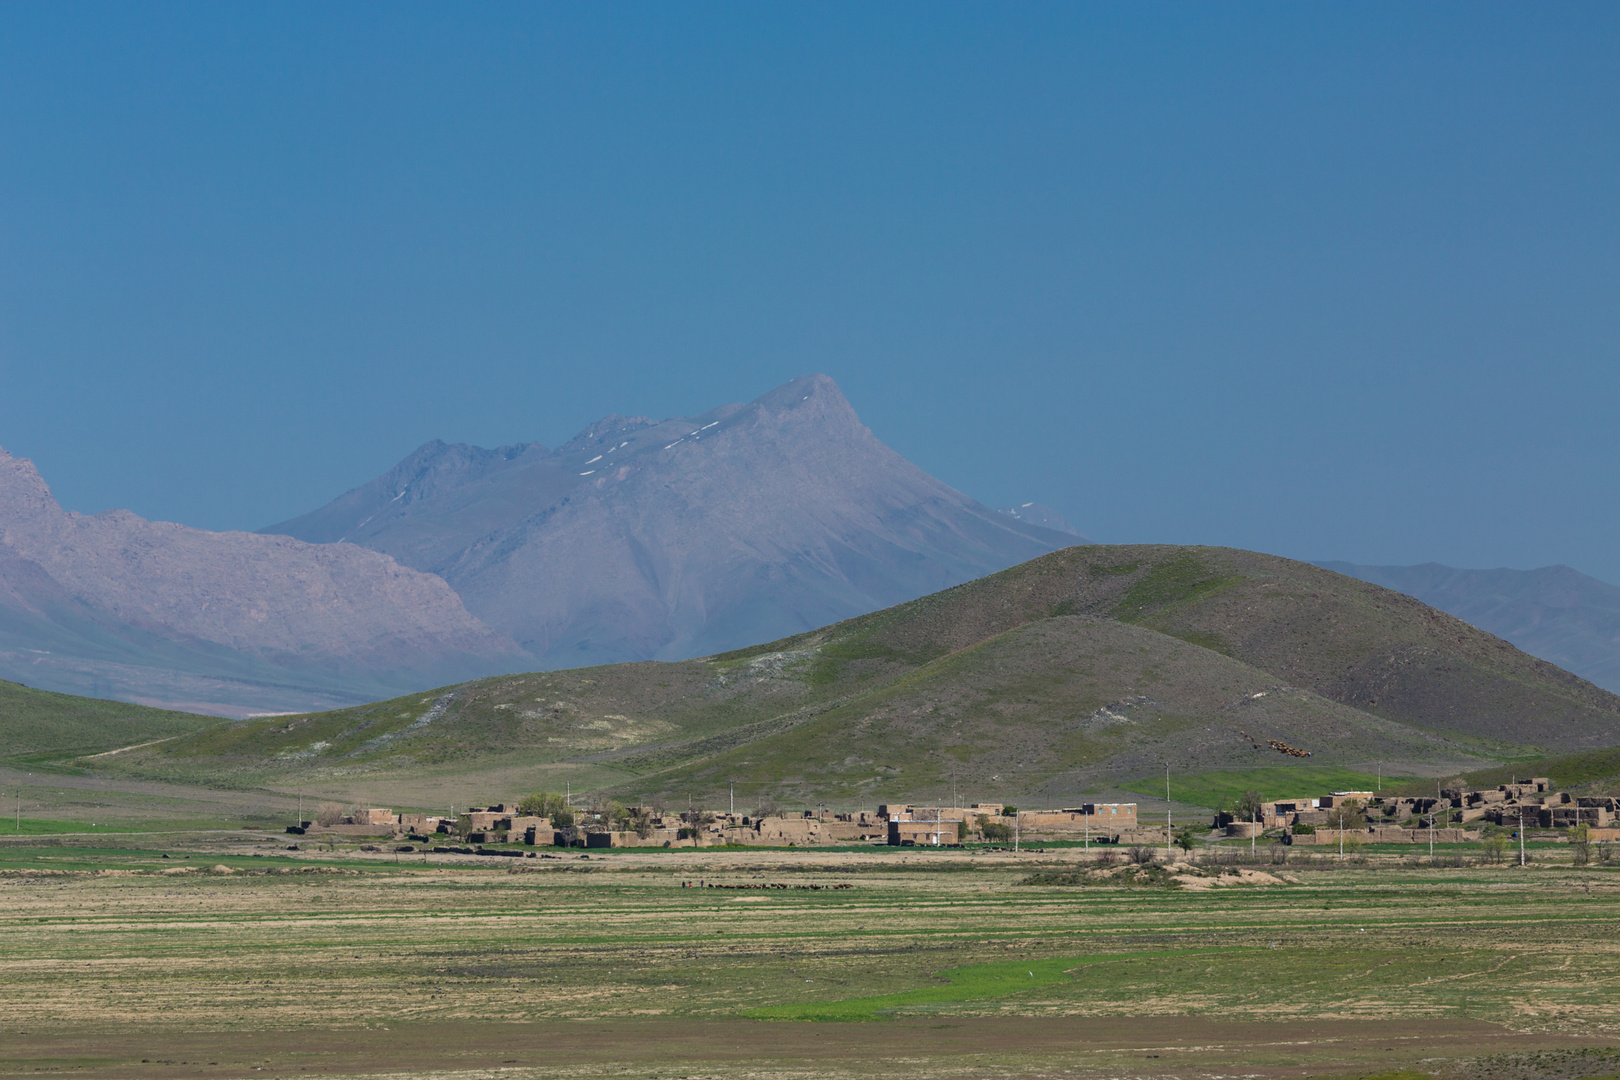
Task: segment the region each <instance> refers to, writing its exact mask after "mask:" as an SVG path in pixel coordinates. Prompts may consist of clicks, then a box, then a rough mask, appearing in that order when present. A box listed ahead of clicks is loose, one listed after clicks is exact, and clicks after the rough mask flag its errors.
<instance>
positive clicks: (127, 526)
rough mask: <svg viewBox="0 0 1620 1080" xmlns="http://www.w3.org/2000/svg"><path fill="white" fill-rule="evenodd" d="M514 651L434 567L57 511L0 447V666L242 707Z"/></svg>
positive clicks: (412, 676)
mask: <svg viewBox="0 0 1620 1080" xmlns="http://www.w3.org/2000/svg"><path fill="white" fill-rule="evenodd" d="M522 662H523V654H522V650H520V649H519V648H518V647H517V646H516V644H514V643H513V642H512V641H511V640H510V639H509V638H506V637H505V636H504V635H501V634H499V633H497V632H495V631H492V630H490V629H489V628H488V627H486V626H484V625H483V624H482V623H480V622H479V621H478V620H477V619H476V618H474V617H473V616H471V615H470V614H468V612H467V610H466V608H465V607H464V606H463V605H462V603H461V600H460V598H459V597H457V596H456V594H455V592H454V591H453V590H451V589H450V587H449V586H447V585H446V584H445V583H444V582H443V581H441V580H440V579H438V578H436V577H433V576H432V575H430V574H423V573H419V572H418V571H415V570H411V569H409V568H408V567H403V566H400V565H399V564H398V563H396V562H395V561H394V560H393V559H390V558H388V557H387V556H385V555H379V554H377V553H376V552H372V551H367V550H365V549H364V548H359V547H355V546H354V545H350V544H337V545H319V544H305V543H302V542H300V541H297V540H292V539H289V538H286V537H273V536H259V535H256V534H253V533H240V532H237V533H213V532H204V531H202V530H200V529H190V528H186V527H185V526H182V525H171V524H167V523H163V522H151V521H144V520H142V519H141V518H139V517H136V516H135V515H134V514H131V513H129V512H127V511H122V510H114V511H109V512H107V513H103V514H96V515H93V516H86V515H83V514H75V513H70V512H68V511H65V510H63V509H62V507H61V506H60V505H58V503H57V502H56V500H55V499H54V498H53V497H52V496H51V493H50V489H49V488H48V487H47V486H46V485H45V482H44V480H43V479H42V478H41V477H40V475H39V472H38V471H37V470H36V469H35V468H34V466H33V463H32V462H30V461H27V460H26V459H23V458H16V457H12V456H11V455H10V454H7V453H5V452H4V451H3V450H0V676H4V677H6V678H9V679H12V680H14V681H16V682H21V683H26V684H27V685H29V686H34V687H39V688H43V689H49V690H58V691H66V692H72V693H79V694H89V695H92V696H96V697H114V698H123V699H126V700H132V701H139V702H143V703H146V704H152V705H161V706H164V707H168V708H178V709H185V710H187V711H191V712H204V713H225V714H234V715H242V714H244V713H251V712H254V711H260V712H265V711H284V710H287V709H298V708H309V707H310V706H311V705H328V706H330V705H338V704H343V703H345V702H352V701H355V700H357V699H363V698H365V697H367V696H372V697H375V696H378V695H380V694H381V695H386V694H390V693H398V692H399V691H401V690H403V689H405V688H406V687H414V686H419V685H421V683H422V681H423V680H428V681H439V680H442V679H445V678H449V679H461V678H467V677H469V676H470V675H474V674H482V673H487V672H489V671H490V670H499V669H500V666H501V665H503V664H512V665H521V663H522Z"/></svg>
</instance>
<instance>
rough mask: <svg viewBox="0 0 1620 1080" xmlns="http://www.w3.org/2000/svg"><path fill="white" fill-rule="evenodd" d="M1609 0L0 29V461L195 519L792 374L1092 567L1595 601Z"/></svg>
mask: <svg viewBox="0 0 1620 1080" xmlns="http://www.w3.org/2000/svg"><path fill="white" fill-rule="evenodd" d="M1617 125H1620V7H1617V6H1615V5H1612V4H1609V5H1580V4H1559V5H1491V4H1467V5H1463V4H1452V5H1444V4H1427V5H1410V4H1383V5H1378V4H1354V5H1348V4H1347V5H1332V4H1309V5H1306V4H1295V5H1283V4H1247V5H1245V4H1220V5H1212V4H1197V5H1148V4H1131V5H1125V4H1113V5H1093V6H1086V5H1078V4H1063V5H1039V4H1019V5H1006V4H1002V5H989V4H977V5H952V4H937V3H929V4H919V5H910V4H890V5H885V6H876V7H875V8H874V6H872V5H852V4H846V5H797V6H789V5H760V4H747V5H735V6H731V5H723V4H702V5H697V4H689V5H667V4H648V5H638V4H614V5H577V6H572V7H558V6H542V5H538V4H521V5H499V4H482V5H453V6H452V5H367V4H349V5H343V6H334V5H314V4H306V5H246V4H236V5H200V4H195V5H179V4H171V5H132V4H116V5H73V4H50V5H44V4H35V5H22V4H13V5H7V6H4V7H0V386H3V390H0V445H3V446H5V447H6V448H7V449H8V450H10V451H12V452H13V453H16V454H20V455H24V456H28V457H31V458H33V459H35V460H36V461H37V462H38V463H39V465H40V468H41V469H42V471H43V472H44V474H45V476H46V478H47V480H48V481H49V482H50V483H51V484H52V487H53V489H54V490H55V491H56V493H57V495H58V496H59V498H61V500H62V501H63V503H64V504H65V505H66V506H68V507H69V508H71V509H75V510H81V511H85V512H95V511H100V510H103V509H107V508H111V507H127V508H129V509H132V510H134V511H136V512H137V513H140V514H142V515H143V516H147V517H152V518H161V519H167V520H177V521H182V522H186V523H188V524H193V525H199V526H203V527H208V528H253V527H257V526H260V525H263V524H267V523H270V522H273V521H277V520H280V519H282V518H285V517H288V516H291V515H293V514H296V513H299V512H302V511H304V510H307V509H310V508H313V507H314V506H316V505H319V504H320V503H322V502H324V501H326V500H327V499H329V498H330V497H332V496H333V495H336V494H337V493H339V492H341V491H343V490H345V489H346V488H348V487H351V486H353V485H355V484H358V483H360V482H362V481H364V480H367V479H369V478H370V477H372V476H373V475H375V474H377V473H379V472H381V471H383V470H384V469H386V468H387V467H389V466H390V465H392V464H393V463H394V462H395V461H396V460H397V459H399V458H400V457H402V456H403V455H404V454H406V453H407V452H409V451H410V450H411V449H412V448H414V447H415V446H417V445H418V444H420V443H422V442H424V441H426V440H428V439H431V438H443V439H446V440H451V441H458V440H459V441H468V442H475V443H480V444H483V445H497V444H502V443H511V442H520V441H527V440H531V439H539V440H540V441H542V442H545V443H548V444H551V445H555V444H557V443H559V442H561V441H563V440H564V439H566V438H567V437H568V436H569V435H571V434H572V433H573V432H574V431H576V430H577V429H578V428H580V427H582V426H584V425H585V424H586V423H588V422H590V421H591V420H593V419H596V418H597V417H599V416H601V415H603V414H606V413H609V412H619V413H627V414H634V413H646V414H651V415H654V416H668V415H678V414H683V413H692V412H698V411H701V410H703V409H707V408H709V407H711V406H713V405H715V404H718V403H720V402H724V401H730V400H745V399H748V398H751V397H753V396H756V395H757V394H760V393H763V392H764V391H766V390H768V389H769V388H771V387H772V386H774V385H776V384H778V383H780V382H783V381H785V380H787V379H788V378H791V377H792V376H794V375H797V374H802V373H809V372H813V371H823V372H826V373H828V374H830V375H831V376H833V377H834V378H835V379H837V380H838V382H839V384H840V385H841V386H842V387H843V388H844V390H845V392H846V393H847V394H848V395H849V397H850V399H851V400H852V401H853V402H854V404H855V406H856V408H857V409H858V410H859V411H860V413H861V415H862V417H863V418H864V419H865V420H866V422H867V423H868V424H869V425H870V426H871V427H872V429H873V430H874V431H875V432H876V433H877V435H878V436H879V437H880V438H882V439H884V440H885V441H886V442H888V443H889V444H890V445H892V446H894V447H895V448H896V449H897V450H899V451H900V452H902V453H903V454H905V455H906V456H907V457H909V458H910V459H911V460H913V461H915V462H916V463H917V464H919V465H921V466H922V467H923V468H925V469H927V470H928V471H929V472H931V473H933V474H934V475H936V476H938V477H940V478H941V479H943V480H945V481H946V482H948V483H950V484H953V485H954V486H956V487H958V488H961V489H962V490H964V491H966V492H968V493H969V494H971V495H974V496H975V497H977V498H979V499H982V500H984V501H986V502H989V503H992V504H998V505H1000V504H1006V503H1009V502H1014V501H1018V502H1022V501H1025V500H1030V499H1038V500H1041V501H1044V502H1047V503H1050V504H1051V505H1053V506H1054V507H1056V508H1057V509H1058V510H1060V511H1061V512H1062V513H1063V514H1065V515H1066V516H1067V517H1069V518H1070V519H1071V520H1072V521H1074V522H1075V524H1076V525H1078V526H1079V527H1081V528H1082V529H1084V530H1086V531H1087V532H1089V533H1090V534H1091V535H1093V536H1095V537H1096V538H1098V539H1101V540H1105V541H1118V542H1128V541H1167V542H1181V543H1217V544H1232V545H1237V546H1242V547H1250V548H1257V549H1261V550H1265V551H1271V552H1276V553H1279V554H1283V555H1290V556H1295V557H1301V558H1322V559H1327V558H1344V559H1351V560H1355V561H1360V562H1417V561H1423V560H1429V559H1433V560H1438V561H1442V562H1449V563H1452V564H1454V565H1465V566H1495V565H1508V566H1520V567H1530V566H1537V565H1544V564H1547V563H1553V562H1567V563H1570V564H1571V565H1574V566H1576V567H1577V568H1579V569H1582V570H1585V571H1586V572H1588V573H1592V574H1595V575H1597V576H1600V577H1604V578H1607V579H1608V580H1611V581H1620V547H1617V545H1616V544H1615V543H1614V537H1615V536H1616V535H1617V533H1620V499H1617V498H1616V497H1615V496H1616V493H1617V483H1616V481H1617V479H1620V476H1617V470H1620V453H1617V451H1620V446H1617V443H1620V424H1617V423H1616V407H1617V405H1620V362H1617V361H1620V355H1617V342H1620V302H1617V300H1620V272H1617V271H1620V199H1617V198H1616V193H1617V192H1620V168H1617V166H1620V154H1617V151H1620V130H1617Z"/></svg>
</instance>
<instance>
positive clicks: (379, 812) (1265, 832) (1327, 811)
mask: <svg viewBox="0 0 1620 1080" xmlns="http://www.w3.org/2000/svg"><path fill="white" fill-rule="evenodd" d="M1617 801H1620V800H1616V799H1615V798H1613V797H1609V796H1602V797H1596V796H1575V795H1572V794H1570V793H1569V792H1562V791H1556V790H1554V785H1553V784H1552V782H1551V781H1550V780H1549V779H1548V778H1546V777H1533V778H1531V779H1528V780H1526V781H1524V782H1522V783H1519V782H1515V783H1510V784H1501V785H1498V786H1497V787H1495V788H1481V789H1463V788H1441V789H1439V790H1438V791H1437V792H1436V794H1435V795H1434V796H1433V797H1412V796H1403V797H1395V796H1381V795H1379V794H1378V793H1376V792H1372V791H1335V792H1331V793H1326V794H1323V795H1320V796H1317V797H1313V798H1303V799H1278V800H1272V801H1269V802H1258V801H1256V802H1252V803H1250V804H1249V805H1247V806H1245V807H1243V808H1241V809H1239V810H1227V811H1222V812H1220V813H1218V814H1216V815H1215V817H1214V819H1213V821H1208V822H1207V824H1203V825H1200V824H1196V823H1188V822H1182V823H1181V829H1180V833H1181V835H1183V836H1189V835H1190V836H1195V837H1196V838H1197V839H1199V840H1202V841H1205V842H1210V841H1216V840H1219V839H1223V838H1235V839H1250V840H1251V841H1252V840H1256V839H1259V838H1261V837H1265V838H1266V839H1267V840H1268V841H1272V842H1277V843H1282V844H1287V845H1295V844H1300V845H1313V844H1334V843H1337V844H1343V843H1344V842H1345V841H1346V838H1347V837H1348V838H1350V840H1351V842H1352V843H1355V844H1362V843H1376V844H1435V843H1441V844H1445V843H1463V842H1469V841H1476V840H1479V839H1480V837H1481V835H1482V833H1481V829H1482V828H1484V827H1487V826H1492V827H1495V828H1496V829H1498V830H1501V829H1507V830H1513V831H1521V830H1529V829H1536V830H1542V831H1548V830H1550V831H1552V833H1553V834H1554V835H1555V836H1557V835H1567V834H1568V833H1569V832H1570V830H1572V829H1575V828H1576V827H1581V828H1582V833H1583V835H1584V836H1586V837H1587V838H1589V839H1591V840H1597V841H1612V840H1620V827H1617V826H1616V821H1615V816H1616V813H1617V811H1620V807H1617V805H1616V803H1617ZM1205 820H1206V819H1197V821H1198V822H1204V821H1205ZM287 831H288V832H289V833H295V834H303V833H306V832H327V833H332V834H346V835H351V836H392V837H394V838H395V839H398V840H406V839H408V840H412V841H415V842H418V843H426V842H431V841H435V840H439V841H442V842H443V843H445V844H450V843H452V842H459V843H461V844H471V845H486V844H490V845H497V844H505V845H511V844H519V845H523V846H526V847H531V848H532V847H565V848H566V847H583V848H647V847H676V846H681V847H712V846H730V845H743V846H766V847H814V846H825V845H847V844H872V845H876V846H893V847H954V846H961V845H963V844H967V843H980V844H982V843H992V844H996V843H1005V844H1012V845H1015V846H1016V845H1019V844H1022V843H1028V842H1051V841H1079V842H1082V843H1087V844H1099V845H1110V844H1126V845H1150V844H1151V845H1162V844H1167V843H1169V842H1171V840H1172V839H1173V838H1174V837H1175V835H1176V833H1177V830H1176V823H1175V821H1174V818H1173V816H1167V820H1165V821H1162V822H1160V821H1153V822H1147V821H1143V820H1140V819H1139V817H1138V812H1137V804H1136V803H1128V802H1116V803H1083V804H1081V805H1079V806H1073V807H1065V808H1062V809H1055V810H1049V809H1023V808H1019V807H1016V806H1012V805H1008V804H1005V803H972V804H970V805H968V806H926V805H913V804H883V805H879V806H878V807H877V808H876V809H875V810H860V811H849V812H834V811H831V810H828V809H826V808H825V807H818V808H817V809H814V810H802V811H796V812H786V811H780V810H768V811H766V812H764V813H755V814H739V813H736V812H735V811H734V810H728V811H725V812H714V811H709V810H702V809H696V808H693V809H689V810H687V811H685V812H682V813H679V814H671V813H666V812H659V811H654V810H652V809H649V808H645V807H637V806H629V807H626V806H622V805H620V804H618V803H612V802H609V803H606V804H600V805H593V806H589V807H580V806H571V805H568V802H567V800H565V799H564V798H563V797H562V796H558V795H555V794H552V795H534V796H530V797H528V798H527V799H525V800H522V801H521V802H517V803H511V804H506V803H497V804H494V805H491V806H484V807H468V808H466V809H465V810H462V811H460V812H456V813H454V815H453V816H448V815H447V816H443V817H437V816H433V815H429V814H418V813H396V812H395V811H393V810H390V809H383V808H359V807H357V808H355V809H353V810H351V811H350V812H348V813H347V814H344V815H342V816H341V817H336V816H329V818H328V820H325V821H323V822H317V821H303V822H300V823H299V824H298V825H294V826H289V827H288V829H287ZM445 850H456V849H454V848H446V849H445ZM465 850H466V851H467V852H468V853H471V852H472V851H473V850H474V849H472V848H467V849H465Z"/></svg>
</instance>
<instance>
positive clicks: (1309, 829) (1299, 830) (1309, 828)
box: [1294, 821, 1316, 836]
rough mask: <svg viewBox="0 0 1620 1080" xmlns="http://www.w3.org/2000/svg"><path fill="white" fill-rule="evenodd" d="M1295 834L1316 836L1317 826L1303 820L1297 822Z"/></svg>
mask: <svg viewBox="0 0 1620 1080" xmlns="http://www.w3.org/2000/svg"><path fill="white" fill-rule="evenodd" d="M1294 835H1295V836H1315V835H1316V826H1315V825H1307V824H1305V823H1304V822H1302V821H1301V822H1295V823H1294Z"/></svg>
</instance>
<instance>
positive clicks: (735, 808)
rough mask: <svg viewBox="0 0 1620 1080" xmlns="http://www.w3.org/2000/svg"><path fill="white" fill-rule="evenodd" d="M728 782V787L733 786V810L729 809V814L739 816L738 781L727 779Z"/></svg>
mask: <svg viewBox="0 0 1620 1080" xmlns="http://www.w3.org/2000/svg"><path fill="white" fill-rule="evenodd" d="M726 784H727V786H728V787H730V788H731V810H730V811H729V814H728V816H730V817H736V816H737V781H735V780H727V781H726Z"/></svg>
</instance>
